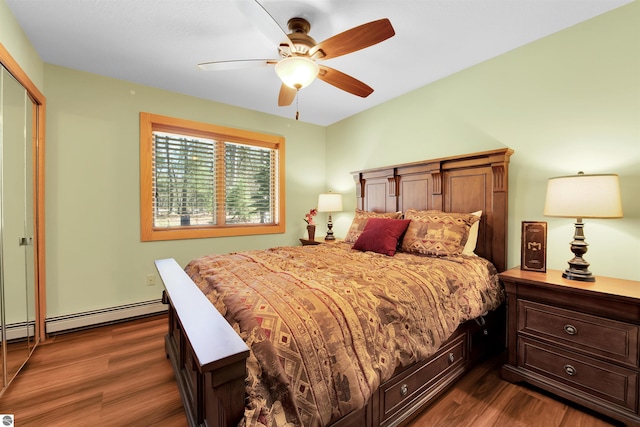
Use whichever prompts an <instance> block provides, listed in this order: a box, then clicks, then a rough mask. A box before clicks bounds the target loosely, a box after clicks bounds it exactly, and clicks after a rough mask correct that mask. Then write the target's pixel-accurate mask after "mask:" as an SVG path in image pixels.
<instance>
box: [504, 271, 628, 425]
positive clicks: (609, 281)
mask: <svg viewBox="0 0 640 427" xmlns="http://www.w3.org/2000/svg"><path fill="white" fill-rule="evenodd" d="M500 280H502V282H503V283H504V286H505V290H506V292H507V313H508V314H507V317H508V320H507V325H508V326H507V327H508V330H507V348H508V350H507V363H506V364H505V365H504V366H503V367H502V372H501V373H502V378H504V379H505V380H507V381H511V382H518V381H524V382H527V383H529V384H532V385H535V386H537V387H539V388H541V389H544V390H547V391H549V392H551V393H554V394H556V395H558V396H561V397H563V398H565V399H568V400H571V401H573V402H576V403H578V404H580V405H583V406H585V407H587V408H590V409H593V410H595V411H598V412H601V413H603V414H605V415H607V416H610V417H612V418H615V419H617V420H620V421H622V422H624V423H626V424H629V425H637V426H640V412H639V408H638V406H639V394H640V387H639V384H638V383H639V376H640V369H639V354H640V282H636V281H632V280H622V279H613V278H607V277H602V276H598V277H596V281H595V282H579V281H574V280H568V279H564V278H562V272H561V271H556V270H549V271H547V272H546V273H538V272H531V271H523V270H520V268H519V267H516V268H513V269H511V270H508V271H505V272H503V273H500Z"/></svg>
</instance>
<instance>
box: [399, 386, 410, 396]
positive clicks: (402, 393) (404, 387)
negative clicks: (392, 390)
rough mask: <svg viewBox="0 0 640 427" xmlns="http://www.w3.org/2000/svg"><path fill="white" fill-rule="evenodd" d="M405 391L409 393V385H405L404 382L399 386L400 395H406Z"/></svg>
mask: <svg viewBox="0 0 640 427" xmlns="http://www.w3.org/2000/svg"><path fill="white" fill-rule="evenodd" d="M407 393H409V386H408V385H406V384H402V385H401V386H400V395H401V396H406V395H407Z"/></svg>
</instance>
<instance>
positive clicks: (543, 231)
mask: <svg viewBox="0 0 640 427" xmlns="http://www.w3.org/2000/svg"><path fill="white" fill-rule="evenodd" d="M521 240H522V246H521V250H520V268H521V269H522V270H527V271H539V272H542V273H544V272H546V271H547V223H546V222H544V221H522V236H521Z"/></svg>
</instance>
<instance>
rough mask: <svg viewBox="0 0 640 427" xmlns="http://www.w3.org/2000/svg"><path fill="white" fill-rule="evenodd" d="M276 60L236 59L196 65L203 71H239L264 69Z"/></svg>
mask: <svg viewBox="0 0 640 427" xmlns="http://www.w3.org/2000/svg"><path fill="white" fill-rule="evenodd" d="M277 62H278V60H277V59H237V60H231V61H213V62H203V63H201V64H198V67H200V69H202V70H205V71H224V70H240V69H243V68H254V67H266V66H267V65H272V64H275V63H277Z"/></svg>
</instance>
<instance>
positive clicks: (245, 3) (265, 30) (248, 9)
mask: <svg viewBox="0 0 640 427" xmlns="http://www.w3.org/2000/svg"><path fill="white" fill-rule="evenodd" d="M235 3H236V5H237V6H238V8H239V9H240V11H241V12H242V13H244V14H245V15H246V16H248V17H249V19H250V20H251V21H252V22H253V23H254V24H255V25H256V27H258V28H259V29H260V31H262V34H264V35H265V37H267V39H268V40H269V41H270V42H271V43H273V44H278V45H280V46H283V45H284V46H287V45H288V46H289V51H290V52H294V51H295V49H294V47H293V42H291V40H290V39H289V36H288V35H287V32H286V31H285V30H283V29H282V27H281V26H280V25H279V24H278V22H277V21H276V20H275V19H274V18H273V16H271V14H270V13H269V12H268V11H267V9H265V8H264V6H262V5H261V4H260V3H259V2H258V1H257V0H236V1H235Z"/></svg>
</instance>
